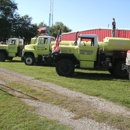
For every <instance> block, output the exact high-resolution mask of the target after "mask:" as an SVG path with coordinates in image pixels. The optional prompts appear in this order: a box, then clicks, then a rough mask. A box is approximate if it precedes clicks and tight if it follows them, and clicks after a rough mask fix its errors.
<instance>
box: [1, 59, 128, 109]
mask: <svg viewBox="0 0 130 130" xmlns="http://www.w3.org/2000/svg"><path fill="white" fill-rule="evenodd" d="M0 67H3V68H6V69H9V70H13V71H16V72H19V73H22V74H25V75H29V76H33V77H35V78H36V79H38V80H43V81H47V82H52V83H55V84H58V85H61V86H63V87H66V88H69V89H71V90H75V91H79V92H82V93H84V94H88V95H92V96H96V97H101V98H104V99H107V100H110V101H113V102H115V103H118V104H121V105H123V106H126V107H128V108H130V81H129V80H128V79H117V78H115V77H112V75H110V74H109V72H108V71H93V70H77V69H76V70H75V74H74V75H73V76H72V77H62V76H58V74H57V73H56V71H55V67H51V66H26V65H25V64H24V63H23V62H20V58H14V59H13V61H12V62H9V61H5V62H1V63H0Z"/></svg>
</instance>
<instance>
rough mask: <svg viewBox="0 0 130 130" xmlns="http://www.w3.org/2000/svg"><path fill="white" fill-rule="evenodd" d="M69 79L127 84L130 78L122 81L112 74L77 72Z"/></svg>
mask: <svg viewBox="0 0 130 130" xmlns="http://www.w3.org/2000/svg"><path fill="white" fill-rule="evenodd" d="M69 78H77V79H89V80H121V82H126V81H128V82H129V80H128V78H126V79H121V78H117V77H115V76H114V75H111V74H109V73H108V74H107V73H106V74H104V73H102V72H100V73H99V72H97V73H90V72H75V73H74V75H73V76H71V77H69Z"/></svg>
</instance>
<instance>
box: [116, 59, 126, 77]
mask: <svg viewBox="0 0 130 130" xmlns="http://www.w3.org/2000/svg"><path fill="white" fill-rule="evenodd" d="M123 63H124V61H120V62H118V63H117V64H116V65H115V67H114V74H115V76H116V77H117V78H122V79H125V78H127V77H128V73H127V71H126V70H122V64H123Z"/></svg>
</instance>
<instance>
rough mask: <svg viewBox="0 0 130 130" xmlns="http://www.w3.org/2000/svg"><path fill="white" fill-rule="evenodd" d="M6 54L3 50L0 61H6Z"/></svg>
mask: <svg viewBox="0 0 130 130" xmlns="http://www.w3.org/2000/svg"><path fill="white" fill-rule="evenodd" d="M5 57H6V56H5V54H4V53H3V52H0V61H5Z"/></svg>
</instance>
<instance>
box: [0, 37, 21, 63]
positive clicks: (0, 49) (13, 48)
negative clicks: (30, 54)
mask: <svg viewBox="0 0 130 130" xmlns="http://www.w3.org/2000/svg"><path fill="white" fill-rule="evenodd" d="M23 47H24V40H23V39H21V38H9V39H8V40H7V41H6V44H0V61H1V62H3V61H5V60H12V59H13V57H17V56H18V57H22V49H23Z"/></svg>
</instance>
